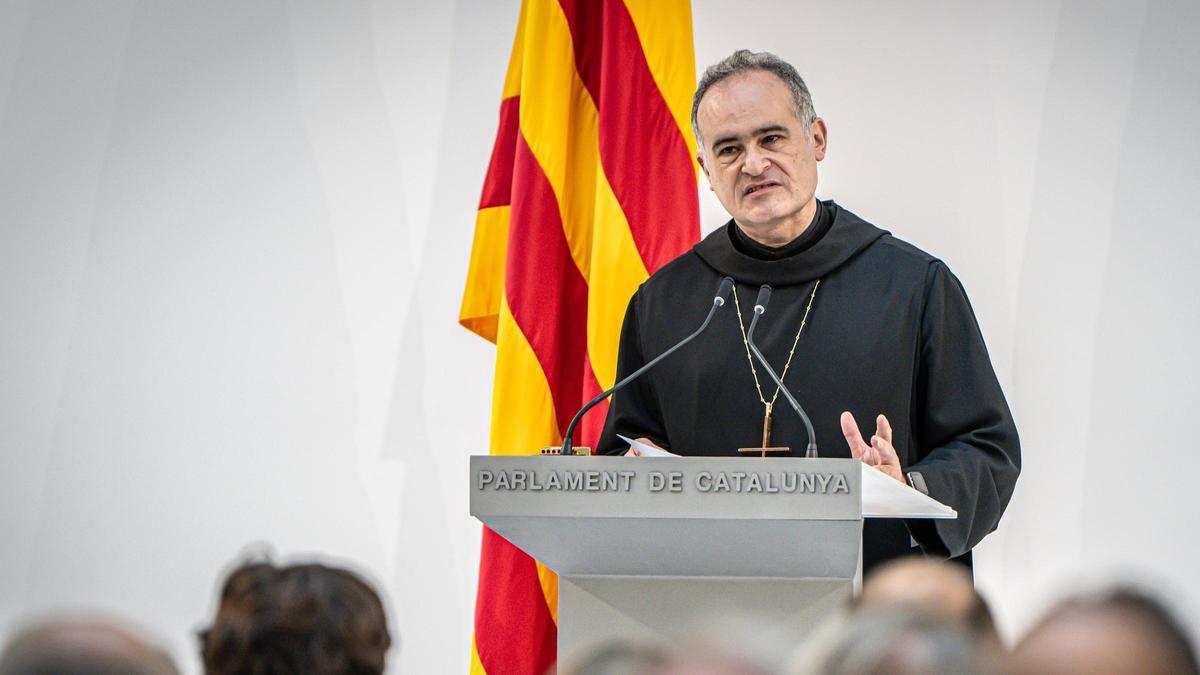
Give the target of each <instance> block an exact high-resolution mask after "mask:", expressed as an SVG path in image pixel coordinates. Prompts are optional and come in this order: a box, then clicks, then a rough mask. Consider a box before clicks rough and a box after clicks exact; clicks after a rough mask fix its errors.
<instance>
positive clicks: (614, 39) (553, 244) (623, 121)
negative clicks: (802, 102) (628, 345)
mask: <svg viewBox="0 0 1200 675" xmlns="http://www.w3.org/2000/svg"><path fill="white" fill-rule="evenodd" d="M695 77H696V69H695V58H694V55H693V47H692V19H691V8H690V7H689V5H688V2H687V0H525V2H524V3H523V5H522V7H521V16H520V19H519V22H518V25H517V34H516V37H515V39H514V41H513V50H512V56H511V57H510V59H509V64H508V73H507V76H506V77H505V82H504V94H503V99H502V101H501V103H500V127H499V130H498V131H497V134H496V142H495V145H494V147H493V150H492V156H491V162H490V164H489V166H488V172H487V177H486V179H485V180H484V186H483V195H482V197H481V199H480V202H479V214H478V216H477V218H476V222H475V241H474V245H473V247H472V251H471V265H470V270H469V272H468V276H467V287H466V291H465V292H464V294H463V302H462V310H461V313H460V315H459V321H460V322H461V323H462V325H463V326H465V327H466V328H468V329H470V330H472V331H474V332H476V333H478V334H479V335H480V336H482V337H484V338H486V339H488V340H491V341H493V342H495V343H496V376H495V385H494V386H495V388H494V391H493V398H492V426H491V452H492V453H493V454H530V453H536V452H537V451H538V450H539V449H540V448H541V447H543V446H546V445H554V444H558V443H560V442H561V441H562V435H563V434H564V433H565V430H566V427H567V425H568V423H569V422H570V420H571V417H572V416H573V415H574V414H575V411H576V410H578V409H579V408H580V407H581V406H582V405H583V403H584V402H585V401H587V400H588V399H590V398H591V397H593V396H595V395H596V394H598V393H599V392H600V391H601V390H602V389H604V388H607V387H609V386H611V385H612V384H613V382H614V379H615V376H616V366H617V346H618V341H619V337H620V329H621V321H622V318H623V317H624V313H625V306H626V305H627V304H628V302H629V298H630V297H631V296H632V295H633V292H634V291H635V290H636V289H637V287H638V285H639V284H641V283H642V282H643V281H645V280H646V278H647V277H648V276H649V275H650V274H651V273H653V272H654V271H655V270H657V269H658V268H659V267H661V266H662V265H663V264H664V263H666V262H668V261H670V260H671V259H672V258H674V257H676V256H678V255H679V254H681V253H683V252H684V251H685V250H687V249H688V248H689V247H690V246H691V245H692V244H694V243H695V242H696V240H697V239H698V238H699V235H700V230H699V212H698V211H699V207H698V200H697V194H696V182H697V174H696V165H695V163H694V161H693V159H692V158H693V157H694V156H695V154H696V148H695V141H694V140H693V137H692V132H691V124H690V120H689V118H690V114H691V95H692V91H693V88H694V86H695ZM606 412H607V407H606V406H604V405H602V406H598V407H597V408H595V409H594V410H593V411H592V412H591V413H589V414H588V416H587V417H586V418H585V419H584V421H583V423H582V424H581V425H580V434H579V436H580V438H576V439H574V441H575V442H576V443H577V444H583V445H589V446H593V447H594V446H595V443H596V441H597V440H598V437H599V434H600V429H601V427H602V426H603V423H604V416H605V414H606ZM557 611H558V579H557V578H556V577H555V575H554V574H553V573H552V572H550V571H549V570H547V569H545V568H544V567H542V566H541V565H540V564H538V563H537V562H535V561H534V560H532V559H531V558H529V557H528V556H526V555H525V554H524V553H522V552H521V551H520V550H518V549H517V548H516V547H514V546H512V545H511V544H509V543H508V541H506V540H505V539H503V538H501V537H500V536H499V535H496V534H495V533H493V532H491V531H490V530H487V529H486V528H485V529H484V534H483V548H482V552H481V554H480V561H479V591H478V597H477V599H476V604H475V635H474V639H473V641H472V653H471V672H472V673H491V674H492V675H499V674H500V673H505V674H507V673H517V674H520V673H538V674H540V673H543V672H545V670H546V668H547V667H549V666H550V665H551V664H553V663H554V660H555V643H556V636H557V628H556V627H557Z"/></svg>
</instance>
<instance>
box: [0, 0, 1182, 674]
mask: <svg viewBox="0 0 1200 675" xmlns="http://www.w3.org/2000/svg"><path fill="white" fill-rule="evenodd" d="M516 16H517V3H516V2H511V1H510V2H491V1H487V0H478V1H474V2H467V1H459V2H436V3H435V2H424V3H419V4H415V3H414V4H408V3H387V2H372V3H338V4H337V5H334V4H332V3H310V2H271V1H266V0H263V1H261V2H254V3H244V2H221V3H203V4H201V3H160V2H119V1H112V2H105V3H89V2H76V3H70V2H50V3H43V2H19V1H11V0H9V1H6V2H4V3H3V4H0V638H2V637H3V636H4V635H7V634H8V633H9V632H10V631H11V630H12V629H14V628H15V627H16V626H17V625H18V624H19V623H20V622H22V621H24V620H26V619H27V618H29V617H31V616H35V615H37V614H40V613H42V612H46V611H51V610H56V609H60V608H92V609H97V610H103V611H107V612H112V613H116V614H118V615H120V616H124V617H128V618H129V619H130V620H132V621H135V622H136V623H137V624H139V625H140V626H142V627H144V628H145V629H147V630H149V631H151V632H152V633H153V634H155V635H156V636H158V638H159V639H160V640H162V641H163V642H164V643H166V644H167V645H169V647H170V648H171V649H172V651H173V652H174V653H175V654H176V655H177V657H178V658H179V659H180V661H181V663H182V664H183V665H184V666H185V668H186V669H187V670H188V671H190V672H194V671H195V669H196V668H197V663H196V659H195V657H194V654H195V651H196V650H195V640H194V638H193V636H192V631H194V630H195V629H197V628H199V627H202V626H203V625H204V622H205V620H206V618H207V616H208V615H209V612H210V611H211V609H212V605H213V595H214V591H215V588H214V586H215V584H216V583H217V580H218V578H219V577H220V575H221V573H222V572H223V570H225V569H226V568H227V567H228V566H229V565H230V564H232V563H233V562H234V561H235V560H238V559H240V558H241V557H244V556H246V555H251V554H253V553H254V552H258V551H263V550H273V551H274V552H275V556H276V557H277V558H279V559H283V560H287V559H292V558H296V557H299V558H305V557H310V556H312V555H318V556H321V557H323V558H328V559H334V560H337V561H349V562H350V564H352V565H354V566H355V567H356V568H357V569H360V570H361V571H363V572H364V573H366V574H367V575H369V576H370V577H371V578H372V579H374V580H375V581H376V582H377V583H378V584H379V586H380V587H381V589H382V590H383V591H384V592H385V593H386V595H387V597H388V601H389V603H390V605H391V607H390V610H391V613H392V617H393V628H394V632H395V633H396V634H397V635H398V636H399V639H400V641H401V647H400V649H399V651H398V653H397V655H396V658H394V659H393V660H392V666H393V670H398V671H401V672H409V673H430V672H461V671H463V670H464V669H465V668H466V663H467V654H468V647H469V640H470V631H471V617H472V610H473V601H474V588H475V572H476V562H477V556H478V537H479V531H478V530H479V528H478V526H477V524H475V523H474V522H473V521H472V520H471V519H470V518H469V517H468V515H467V498H466V495H467V483H466V480H465V478H466V475H467V457H468V456H469V455H470V454H471V453H474V452H483V451H485V450H486V447H487V442H486V438H487V430H488V415H489V410H490V382H491V369H492V357H493V348H492V347H491V345H489V344H488V343H486V342H484V341H482V340H481V339H479V338H477V337H474V336H473V335H471V334H470V333H468V332H467V331H466V330H464V329H462V328H460V327H458V325H457V323H456V316H457V312H458V305H459V299H460V294H461V291H462V286H463V282H464V279H465V270H466V264H467V259H468V254H469V250H470V241H471V230H472V225H473V220H474V213H475V207H476V202H477V199H478V195H479V190H480V186H481V181H482V177H483V173H484V169H485V167H486V163H487V158H488V156H489V153H490V148H491V143H492V137H493V134H494V132H495V124H496V110H497V105H498V102H499V96H500V88H501V84H502V81H503V76H504V71H505V67H506V62H507V58H508V53H509V49H510V46H511V40H512V34H513V30H514V28H515V25H516ZM694 19H695V40H696V46H697V49H696V53H697V64H698V65H699V66H700V67H703V66H704V65H707V64H709V63H711V62H713V61H715V60H717V59H719V58H721V57H723V56H725V55H726V54H728V53H729V52H730V51H732V50H733V49H735V48H739V47H750V48H754V49H769V50H772V51H775V52H776V53H778V54H780V55H781V56H783V57H784V58H786V59H788V60H790V61H792V62H793V63H794V64H795V65H796V66H797V67H798V68H799V69H800V71H801V72H802V73H803V74H804V75H805V77H806V78H807V80H808V83H809V85H810V88H811V89H812V91H813V94H814V98H815V102H816V107H817V111H818V114H820V115H821V116H823V117H824V118H825V119H826V121H827V123H828V125H829V129H830V153H829V156H828V158H827V160H826V161H825V162H824V163H823V165H822V166H821V182H820V187H819V190H818V194H819V195H820V196H822V197H824V198H831V197H832V198H836V199H837V200H838V201H839V202H840V203H842V204H843V205H845V206H847V207H848V208H850V209H852V210H854V211H856V212H857V213H859V214H860V215H862V216H864V217H866V218H868V219H870V220H873V221H874V222H876V223H877V224H879V225H880V226H882V227H884V228H886V229H889V230H891V231H892V232H893V233H895V234H896V235H897V236H899V237H901V238H904V239H907V240H909V241H911V242H913V243H915V244H917V245H919V246H921V247H923V248H926V249H927V250H930V251H932V252H934V253H935V254H937V255H938V256H940V257H941V258H943V259H944V260H945V261H947V263H948V264H949V265H950V267H951V268H952V269H953V270H954V271H955V272H956V273H957V274H958V275H959V276H960V278H961V279H962V281H963V283H964V284H965V286H966V288H967V291H968V293H969V295H970V297H971V299H972V301H973V303H974V306H975V310H976V312H977V314H978V316H979V321H980V324H981V326H982V327H983V330H984V333H985V335H986V336H987V340H988V345H989V347H990V350H991V354H992V359H993V362H994V364H995V367H996V370H997V372H998V373H999V375H1000V378H1001V381H1002V383H1003V385H1004V388H1005V391H1006V392H1007V395H1008V397H1009V401H1010V403H1011V405H1012V408H1013V410H1014V413H1015V414H1016V417H1017V421H1018V426H1019V428H1020V431H1021V436H1022V441H1023V446H1024V458H1025V470H1024V473H1023V475H1022V478H1021V481H1020V484H1019V485H1018V488H1017V494H1016V496H1015V498H1014V500H1013V503H1012V505H1011V506H1010V507H1009V510H1008V514H1007V516H1006V517H1005V519H1004V521H1003V523H1002V525H1001V529H1000V530H999V531H998V532H996V533H995V534H993V535H992V536H990V537H989V538H988V539H987V540H986V541H985V542H984V544H983V545H982V546H981V547H980V548H979V549H978V557H977V561H978V562H977V568H976V569H977V579H978V582H979V585H980V586H981V588H982V589H983V590H984V591H985V592H986V593H987V594H988V595H989V597H990V598H991V600H992V602H993V604H994V605H995V609H996V611H997V613H998V614H999V617H1000V619H1001V623H1002V626H1003V628H1004V629H1005V631H1006V632H1008V633H1009V634H1014V633H1017V632H1019V631H1020V630H1021V629H1022V628H1023V627H1025V626H1027V625H1028V624H1029V622H1030V621H1031V620H1033V619H1034V618H1035V617H1036V616H1037V614H1038V613H1039V612H1040V611H1041V610H1042V609H1044V608H1045V606H1046V605H1047V604H1048V603H1049V602H1051V601H1052V600H1053V599H1054V598H1056V597H1058V596H1059V595H1060V594H1062V593H1064V592H1066V591H1068V590H1070V589H1073V588H1077V587H1078V586H1079V585H1080V584H1085V583H1091V582H1098V581H1104V580H1109V579H1118V578H1120V579H1125V578H1133V579H1137V580H1140V581H1142V582H1144V583H1147V584H1149V585H1151V586H1152V587H1154V588H1156V589H1159V590H1160V591H1162V592H1163V593H1165V594H1167V595H1168V596H1169V597H1170V599H1171V600H1172V601H1174V602H1175V603H1177V604H1178V606H1179V607H1180V608H1181V609H1183V610H1184V611H1186V612H1188V613H1189V614H1190V616H1191V617H1192V619H1193V621H1195V620H1196V619H1197V618H1200V613H1198V612H1197V609H1196V608H1197V604H1196V603H1197V602H1200V577H1198V576H1197V575H1195V574H1194V570H1193V569H1192V568H1193V567H1194V561H1195V559H1196V558H1197V556H1198V555H1200V544H1198V543H1197V541H1196V538H1195V532H1196V526H1195V523H1196V522H1197V520H1198V517H1200V507H1198V506H1197V502H1196V501H1195V499H1194V497H1193V494H1194V490H1195V489H1194V487H1193V484H1194V478H1193V476H1192V473H1193V470H1194V467H1195V466H1196V463H1195V461H1194V455H1195V453H1196V431H1195V423H1194V421H1193V420H1194V419H1195V410H1196V409H1197V406H1200V367H1198V366H1200V364H1198V363H1197V360H1198V357H1197V355H1196V354H1197V353H1196V351H1195V349H1194V336H1195V335H1196V334H1197V331H1198V329H1200V311H1198V310H1200V299H1198V297H1200V295H1198V294H1197V292H1196V291H1195V290H1194V288H1193V287H1194V286H1195V285H1196V284H1197V282H1200V268H1198V267H1197V265H1196V264H1195V263H1194V260H1193V259H1194V256H1195V251H1196V250H1197V245H1198V244H1200V229H1198V228H1197V227H1196V220H1197V219H1196V215H1195V214H1196V209H1195V208H1194V204H1193V200H1194V193H1195V190H1196V186H1197V185H1200V84H1198V83H1197V80H1196V78H1195V72H1196V69H1197V67H1198V66H1200V40H1197V39H1196V36H1197V34H1198V33H1200V4H1198V3H1196V2H1191V1H1187V0H1177V1H1165V0H1164V1H1161V2H1136V1H1132V0H1131V1H1120V2H1092V1H1090V0H1089V1H1082V0H1080V1H1063V2H1052V1H1051V2H1043V1H1032V0H1028V1H1024V2H1010V3H975V2H906V3H894V2H886V1H883V0H880V1H878V2H846V3H817V2H803V3H795V2H785V1H782V0H780V1H778V2H768V1H763V2H756V3H751V4H745V5H743V4H740V3H727V2H710V1H708V0H697V2H696V3H695V7H694ZM702 192H703V194H704V196H703V199H704V202H703V229H704V231H705V232H707V231H709V230H711V229H712V228H714V227H716V226H717V225H719V224H720V223H721V222H723V220H724V218H725V216H724V214H722V213H721V211H720V207H719V205H718V204H717V203H716V201H715V200H714V199H712V197H711V195H710V194H709V193H708V191H707V189H702Z"/></svg>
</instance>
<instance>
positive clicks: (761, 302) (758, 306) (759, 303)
mask: <svg viewBox="0 0 1200 675" xmlns="http://www.w3.org/2000/svg"><path fill="white" fill-rule="evenodd" d="M770 299H771V287H770V286H768V285H767V284H763V285H762V288H759V289H758V298H757V299H756V300H755V301H754V318H753V319H750V328H749V329H747V330H746V345H747V346H748V347H750V351H751V352H753V353H754V358H756V359H758V363H759V364H760V365H761V366H762V367H763V370H766V371H767V375H770V376H771V379H772V380H773V381H774V382H775V386H777V387H779V391H781V392H783V397H784V398H786V399H787V402H788V403H790V404H791V406H792V409H793V410H795V411H796V414H797V415H799V416H800V419H801V420H803V421H804V430H805V431H807V432H808V448H807V449H806V450H805V451H804V456H805V457H819V456H820V455H818V454H817V436H816V433H815V432H814V431H813V425H812V421H811V420H809V419H808V413H806V412H804V408H802V407H801V406H800V402H799V401H797V400H796V397H795V396H792V392H790V391H788V388H787V387H785V386H783V381H782V380H780V379H779V375H777V374H776V373H775V369H774V368H772V367H771V364H769V363H767V359H766V357H764V356H763V355H762V352H760V351H758V345H756V344H754V326H755V325H756V324H757V323H758V318H759V317H760V316H762V315H763V313H765V312H766V311H767V301H769V300H770Z"/></svg>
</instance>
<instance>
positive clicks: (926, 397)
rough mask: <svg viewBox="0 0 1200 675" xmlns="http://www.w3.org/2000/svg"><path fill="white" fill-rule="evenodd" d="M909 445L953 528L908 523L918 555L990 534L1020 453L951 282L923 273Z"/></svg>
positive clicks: (950, 552)
mask: <svg viewBox="0 0 1200 675" xmlns="http://www.w3.org/2000/svg"><path fill="white" fill-rule="evenodd" d="M918 349H919V354H918V359H917V376H916V390H915V392H914V394H915V396H914V401H913V404H914V405H913V416H914V419H913V440H914V442H915V450H916V453H917V454H916V456H917V457H918V460H917V461H916V462H915V463H913V464H912V465H910V466H907V467H905V468H904V470H905V471H906V472H914V471H915V472H919V473H920V474H921V476H922V477H923V478H924V481H925V484H926V485H927V486H928V490H929V496H931V497H933V498H934V499H936V500H938V501H940V502H942V503H944V504H947V505H949V506H951V507H952V508H954V509H955V510H956V511H958V518H957V519H955V520H915V519H914V520H909V521H906V522H907V524H908V527H909V532H910V533H911V534H912V536H913V538H914V539H916V541H917V543H918V544H920V545H921V547H922V548H923V549H925V550H926V551H928V552H931V553H937V554H940V555H944V556H949V557H958V556H960V555H963V554H964V553H966V552H967V551H969V550H970V549H971V548H972V547H974V546H975V545H976V544H978V543H979V542H980V540H982V539H983V537H984V536H985V535H987V534H988V533H989V532H991V531H993V530H995V529H996V525H997V524H998V523H999V522H1000V516H1001V515H1002V514H1003V513H1004V509H1005V507H1007V506H1008V501H1009V499H1010V498H1011V497H1012V493H1013V488H1014V487H1015V485H1016V482H1017V475H1018V474H1019V473H1020V472H1021V446H1020V441H1019V440H1018V438H1017V428H1016V425H1015V424H1014V423H1013V418H1012V413H1011V412H1010V411H1009V408H1008V403H1007V402H1006V401H1005V400H1004V392H1002V391H1001V390H1000V383H999V381H997V379H996V373H995V371H994V370H992V362H991V359H989V358H988V353H987V347H986V346H985V345H984V342H983V334H982V333H981V332H980V330H979V324H978V322H977V321H976V320H975V313H974V312H973V311H972V310H971V304H970V302H969V301H968V300H967V295H966V292H965V291H964V290H963V287H962V284H961V283H959V281H958V279H957V278H956V277H955V276H954V275H953V274H952V273H951V272H950V270H948V269H947V268H946V266H945V265H944V264H942V263H941V262H934V263H932V264H931V265H930V270H929V273H928V275H927V277H926V296H925V306H924V311H923V315H922V319H921V337H920V341H919V345H918Z"/></svg>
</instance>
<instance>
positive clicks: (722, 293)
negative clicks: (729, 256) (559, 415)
mask: <svg viewBox="0 0 1200 675" xmlns="http://www.w3.org/2000/svg"><path fill="white" fill-rule="evenodd" d="M732 289H733V279H730V278H729V277H725V278H724V279H722V280H721V286H720V287H719V288H718V289H717V295H716V297H714V298H713V304H712V307H711V308H710V309H709V310H708V316H706V317H704V323H702V324H700V327H699V328H697V329H696V330H695V332H693V333H692V334H691V335H689V336H687V337H685V338H684V339H683V340H681V341H679V342H677V343H676V344H675V346H673V347H671V348H670V349H668V350H667V351H665V352H663V353H662V354H659V355H658V356H656V357H655V358H654V360H652V361H650V362H649V363H647V364H646V365H644V366H642V367H641V368H638V369H637V370H635V371H633V372H632V373H630V374H629V376H627V377H626V378H625V379H623V380H621V381H620V382H618V383H616V384H615V385H613V388H612V389H609V390H608V391H605V392H601V393H600V395H598V396H596V398H593V399H592V400H590V401H588V402H587V405H585V406H583V408H581V409H580V410H579V412H577V413H575V417H573V418H571V424H570V425H568V426H567V433H566V436H565V437H564V438H563V442H562V448H560V450H559V454H561V455H573V454H575V452H574V450H573V448H572V446H571V436H572V435H573V434H574V433H575V427H576V426H577V425H578V424H579V421H580V420H582V419H583V416H584V414H586V413H587V411H589V410H591V409H592V408H594V407H596V406H597V405H599V404H600V402H601V401H603V400H604V399H606V398H608V397H609V396H611V395H613V394H615V393H616V392H618V391H620V390H621V389H622V388H623V387H624V386H625V385H627V384H629V383H630V382H633V381H634V380H636V379H637V378H639V377H641V376H642V373H645V372H646V371H647V370H650V369H651V368H653V367H654V366H656V365H658V362H659V361H662V360H663V359H665V358H667V357H668V356H670V355H671V354H674V353H675V351H676V350H678V349H679V348H680V347H682V346H684V345H686V344H687V343H689V342H691V341H692V340H695V339H696V338H697V337H699V336H700V334H701V333H703V332H704V329H705V328H708V324H709V322H711V321H712V318H713V315H714V314H716V313H717V310H718V309H720V308H721V307H723V306H724V305H725V298H726V296H728V295H729V291H731V290H732Z"/></svg>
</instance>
